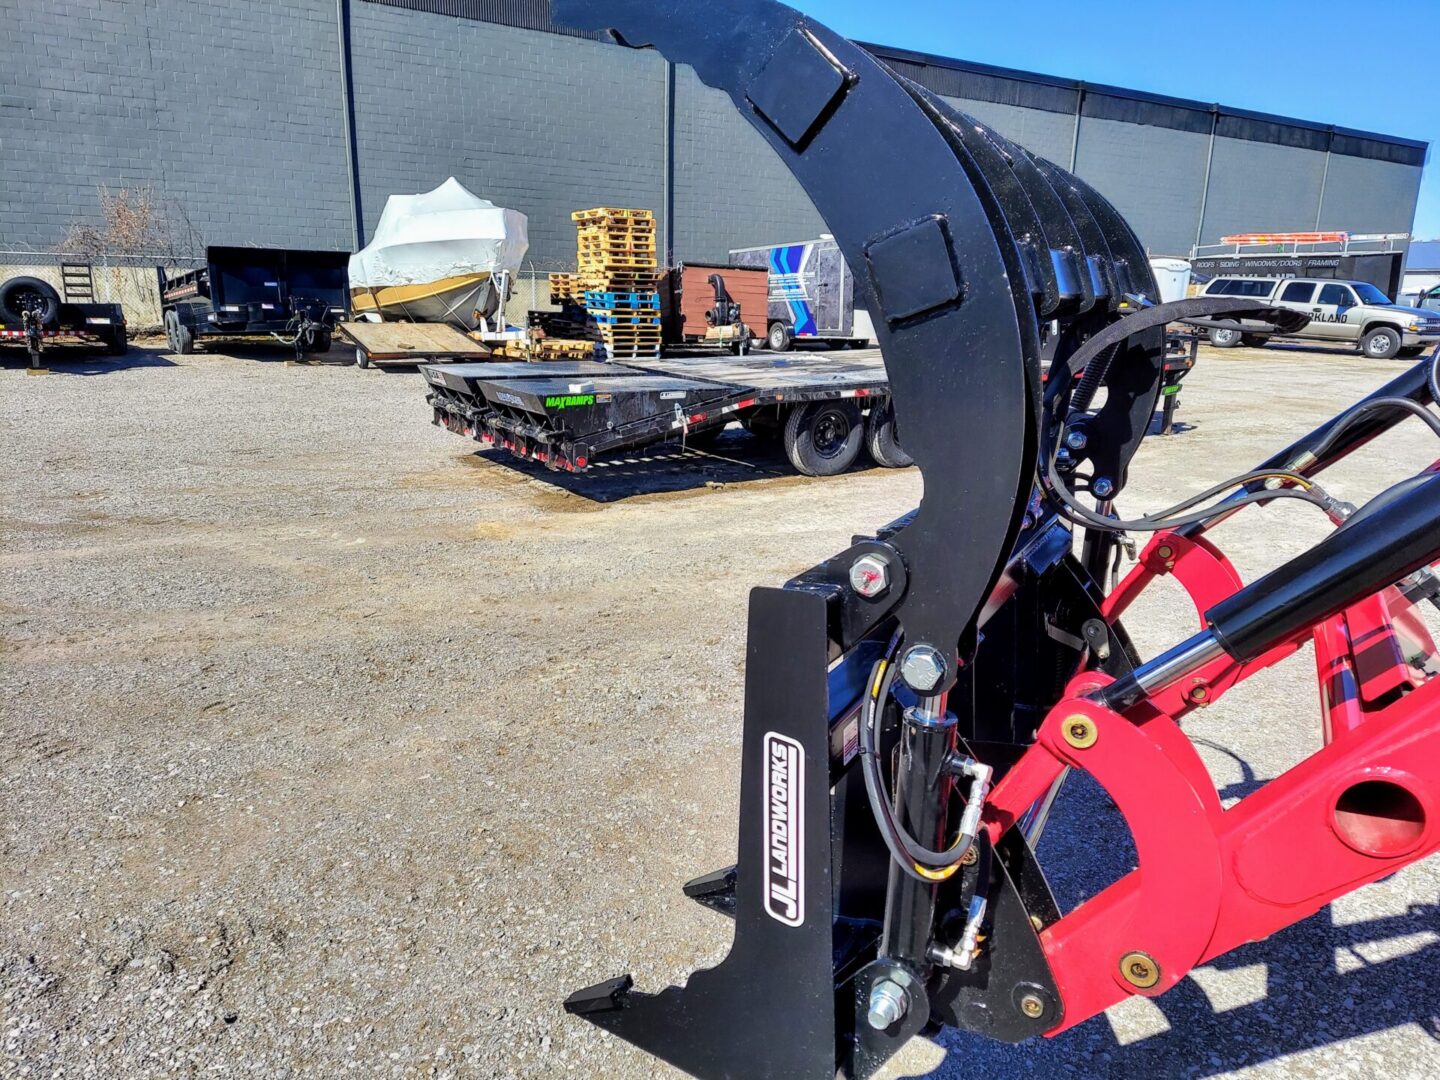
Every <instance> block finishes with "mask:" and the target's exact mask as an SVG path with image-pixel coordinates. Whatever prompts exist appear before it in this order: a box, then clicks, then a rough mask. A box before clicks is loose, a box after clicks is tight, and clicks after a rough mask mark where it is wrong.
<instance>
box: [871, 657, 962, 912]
mask: <svg viewBox="0 0 1440 1080" xmlns="http://www.w3.org/2000/svg"><path fill="white" fill-rule="evenodd" d="M898 643H899V635H898V634H896V635H895V637H893V638H891V646H890V648H888V649H887V650H886V657H885V658H883V659H881V660H878V661H876V663H875V667H874V669H873V670H872V672H871V676H870V681H869V682H868V683H867V684H866V686H867V689H866V692H865V693H866V696H865V702H864V704H863V705H862V706H861V710H860V772H861V775H862V776H863V777H864V778H865V794H866V796H867V798H868V799H869V801H870V812H871V813H872V814H873V815H874V817H875V824H876V826H877V827H878V828H879V830H880V836H881V839H883V840H884V841H885V846H886V848H888V849H889V851H890V857H891V858H893V859H894V860H895V862H897V863H898V864H899V865H900V868H901V869H902V870H904V871H905V872H906V873H907V874H909V875H910V876H911V877H913V878H915V879H916V880H917V881H923V882H925V883H926V884H927V885H933V884H935V881H934V879H933V878H927V877H926V876H925V875H923V874H921V873H920V872H919V871H917V870H916V869H915V864H916V863H923V864H925V865H926V866H927V867H934V868H935V869H937V870H947V869H949V868H950V867H952V866H954V865H956V864H957V863H959V862H960V860H961V859H963V858H964V857H965V852H966V851H967V850H968V848H969V846H970V845H968V844H965V845H958V844H957V845H956V846H955V847H952V848H951V849H950V850H948V851H932V850H930V849H929V848H927V847H924V846H923V845H921V844H919V843H917V842H916V841H915V839H914V838H913V837H911V836H910V835H909V834H908V833H906V832H905V830H904V829H903V828H902V827H901V825H900V823H899V822H897V821H896V820H895V815H894V813H893V812H892V811H891V809H890V803H889V800H888V799H887V798H886V792H885V781H884V777H883V776H882V775H881V773H880V752H879V749H878V747H877V745H876V737H875V732H876V727H877V726H878V723H877V717H878V714H879V706H878V703H883V702H885V701H888V700H889V698H890V688H891V687H892V686H893V685H894V683H895V665H894V664H893V663H891V662H890V661H891V659H893V655H894V649H895V647H896V646H897V645H898ZM882 665H883V666H884V675H883V676H882V675H881V667H882ZM877 679H879V680H880V685H879V687H878V689H876V680H877Z"/></svg>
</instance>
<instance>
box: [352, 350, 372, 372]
mask: <svg viewBox="0 0 1440 1080" xmlns="http://www.w3.org/2000/svg"><path fill="white" fill-rule="evenodd" d="M355 366H356V367H358V368H360V369H361V370H364V369H365V368H368V367H369V366H370V354H369V353H367V352H366V351H365V350H364V349H359V348H357V349H356V350H355Z"/></svg>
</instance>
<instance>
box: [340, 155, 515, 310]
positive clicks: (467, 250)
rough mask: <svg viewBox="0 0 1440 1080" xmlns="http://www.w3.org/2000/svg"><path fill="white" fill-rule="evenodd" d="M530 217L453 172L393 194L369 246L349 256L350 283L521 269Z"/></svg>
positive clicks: (416, 281)
mask: <svg viewBox="0 0 1440 1080" xmlns="http://www.w3.org/2000/svg"><path fill="white" fill-rule="evenodd" d="M528 226H529V221H528V219H527V218H526V217H525V215H524V214H522V213H520V211H518V210H506V209H505V208H504V207H500V206H496V205H495V204H494V203H492V202H487V201H486V200H485V199H482V198H480V197H479V196H478V195H475V194H473V193H472V192H470V191H469V190H468V189H466V187H465V185H463V184H461V183H460V181H458V180H456V179H455V178H454V177H453V176H452V177H450V179H448V180H446V181H445V182H444V183H443V184H441V185H440V186H439V187H437V188H436V189H435V190H434V191H426V192H422V193H421V194H419V195H391V196H390V198H388V199H386V200H385V209H384V211H383V212H382V213H381V214H380V223H379V224H378V225H377V226H376V227H375V235H374V236H373V237H371V239H370V243H369V245H368V246H366V247H365V248H363V249H362V250H360V251H357V252H356V253H355V254H354V255H351V256H350V288H352V289H367V288H376V289H378V288H381V287H383V286H387V285H422V284H425V283H427V282H431V281H441V280H443V279H445V278H450V277H459V276H462V275H465V274H478V273H489V274H492V275H493V274H497V273H499V272H500V271H502V270H508V271H509V272H510V273H511V274H512V275H513V274H515V273H516V272H517V271H518V270H519V269H520V264H521V263H522V262H523V261H524V259H525V252H526V251H527V250H528V249H529V247H530V240H529V237H528V235H527V228H528Z"/></svg>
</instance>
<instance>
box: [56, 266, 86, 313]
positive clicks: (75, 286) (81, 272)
mask: <svg viewBox="0 0 1440 1080" xmlns="http://www.w3.org/2000/svg"><path fill="white" fill-rule="evenodd" d="M60 289H61V291H62V292H63V293H64V294H65V302H66V303H67V304H90V303H94V302H95V272H94V270H93V269H92V268H91V266H90V264H89V263H61V264H60Z"/></svg>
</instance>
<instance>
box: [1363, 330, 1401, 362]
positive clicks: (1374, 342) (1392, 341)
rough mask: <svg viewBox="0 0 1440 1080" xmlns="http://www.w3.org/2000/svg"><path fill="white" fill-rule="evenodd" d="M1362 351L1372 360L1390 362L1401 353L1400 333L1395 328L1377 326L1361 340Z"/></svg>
mask: <svg viewBox="0 0 1440 1080" xmlns="http://www.w3.org/2000/svg"><path fill="white" fill-rule="evenodd" d="M1360 351H1361V352H1363V353H1364V354H1365V355H1366V356H1367V357H1369V358H1370V359H1371V360H1389V359H1390V358H1391V357H1392V356H1394V355H1395V354H1396V353H1398V352H1399V351H1400V331H1399V330H1396V329H1395V328H1394V327H1393V326H1377V327H1375V329H1374V330H1369V331H1366V333H1365V336H1364V337H1363V338H1361V339H1360Z"/></svg>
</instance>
